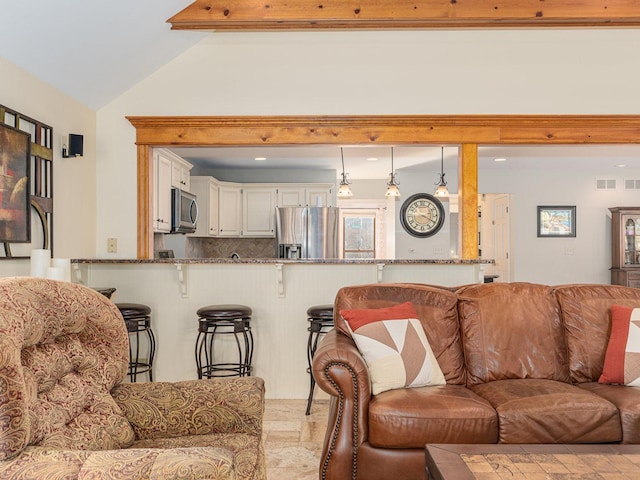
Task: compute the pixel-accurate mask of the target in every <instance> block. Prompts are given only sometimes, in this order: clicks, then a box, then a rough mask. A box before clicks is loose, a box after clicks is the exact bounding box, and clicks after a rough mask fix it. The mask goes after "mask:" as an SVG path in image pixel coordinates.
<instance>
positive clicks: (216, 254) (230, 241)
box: [153, 233, 276, 258]
mask: <svg viewBox="0 0 640 480" xmlns="http://www.w3.org/2000/svg"><path fill="white" fill-rule="evenodd" d="M153 248H154V251H155V252H158V251H159V250H165V249H170V250H174V254H175V257H176V258H231V255H232V254H233V253H237V254H238V256H239V257H240V258H275V257H276V239H275V238H203V237H189V236H187V235H164V234H159V233H156V234H155V235H154V242H153Z"/></svg>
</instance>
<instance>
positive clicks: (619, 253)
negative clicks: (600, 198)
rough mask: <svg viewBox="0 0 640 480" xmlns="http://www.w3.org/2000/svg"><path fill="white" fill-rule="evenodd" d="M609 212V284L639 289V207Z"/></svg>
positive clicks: (615, 208) (622, 208) (618, 208)
mask: <svg viewBox="0 0 640 480" xmlns="http://www.w3.org/2000/svg"><path fill="white" fill-rule="evenodd" d="M609 210H610V211H611V283H612V284H613V285H624V286H627V287H635V288H640V207H613V208H610V209H609Z"/></svg>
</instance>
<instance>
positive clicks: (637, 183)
mask: <svg viewBox="0 0 640 480" xmlns="http://www.w3.org/2000/svg"><path fill="white" fill-rule="evenodd" d="M624 189H625V190H640V180H625V181H624Z"/></svg>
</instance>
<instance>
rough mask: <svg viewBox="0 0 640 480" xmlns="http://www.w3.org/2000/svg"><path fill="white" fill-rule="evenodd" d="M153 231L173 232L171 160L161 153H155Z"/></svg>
mask: <svg viewBox="0 0 640 480" xmlns="http://www.w3.org/2000/svg"><path fill="white" fill-rule="evenodd" d="M153 171H154V182H153V197H154V198H153V231H154V232H162V233H166V232H169V231H170V230H171V160H170V159H169V158H168V157H167V156H166V155H162V154H161V153H160V152H157V151H156V152H154V153H153Z"/></svg>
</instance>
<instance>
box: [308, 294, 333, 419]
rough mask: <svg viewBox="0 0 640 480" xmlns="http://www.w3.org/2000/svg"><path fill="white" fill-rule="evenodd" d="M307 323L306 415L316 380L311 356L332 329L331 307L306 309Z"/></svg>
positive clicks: (317, 306)
mask: <svg viewBox="0 0 640 480" xmlns="http://www.w3.org/2000/svg"><path fill="white" fill-rule="evenodd" d="M307 321H308V322H309V328H307V330H308V331H309V340H308V341H307V363H308V365H309V368H308V369H307V372H309V379H310V382H311V385H310V388H309V398H308V399H307V411H306V415H309V414H310V413H311V402H313V390H314V388H315V386H316V380H315V378H313V373H311V364H312V362H313V356H314V355H315V353H316V349H317V348H318V342H319V341H320V338H321V337H322V336H323V335H324V334H325V333H327V332H328V331H329V330H331V329H332V328H333V305H315V306H313V307H309V308H308V309H307Z"/></svg>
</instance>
